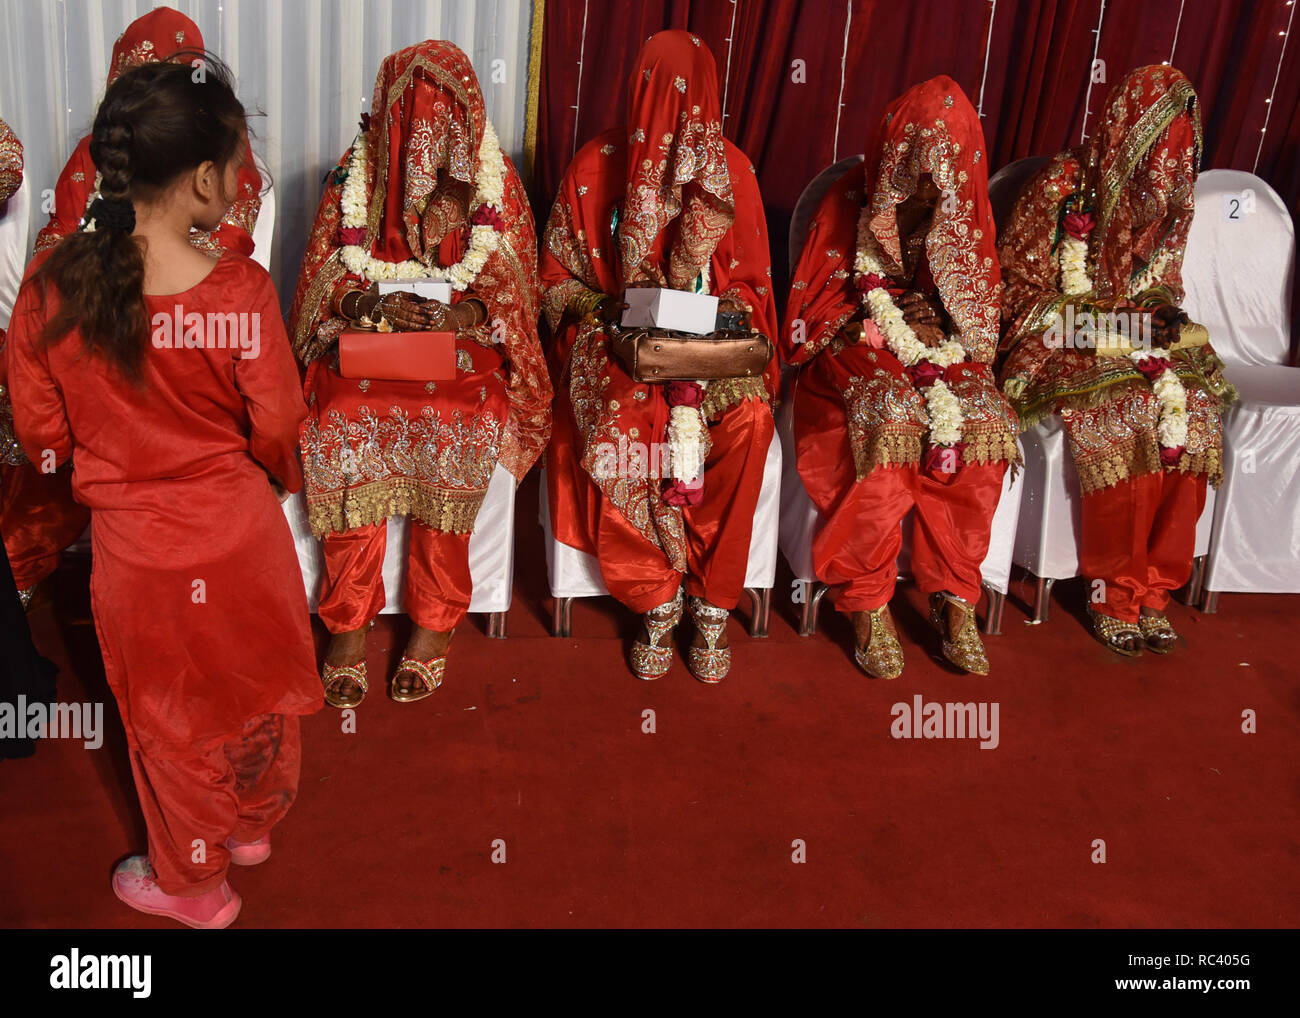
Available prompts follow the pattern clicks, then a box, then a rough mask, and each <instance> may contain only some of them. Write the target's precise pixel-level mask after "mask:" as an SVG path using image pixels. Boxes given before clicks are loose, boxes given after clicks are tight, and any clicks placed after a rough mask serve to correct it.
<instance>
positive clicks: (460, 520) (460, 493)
mask: <svg viewBox="0 0 1300 1018" xmlns="http://www.w3.org/2000/svg"><path fill="white" fill-rule="evenodd" d="M486 495H487V489H486V488H484V489H482V490H481V491H466V490H465V489H463V488H435V487H432V486H430V485H428V484H425V483H423V482H420V481H412V480H411V479H410V478H406V477H399V478H395V479H393V480H389V481H376V482H374V483H372V484H366V485H362V486H361V487H359V488H345V489H343V490H341V491H330V492H326V493H325V494H322V495H309V496H308V497H307V513H308V519H309V521H310V524H311V532H312V533H313V534H315V535H316V536H317V537H323V536H324V535H326V534H329V533H345V532H347V531H349V530H356V529H357V528H359V527H366V526H369V525H371V524H373V523H383V522H384V521H386V520H387V519H388V518H389V517H390V516H410V517H412V518H413V519H416V520H419V521H420V522H421V523H423V524H424V525H425V526H427V527H430V528H432V529H433V530H440V531H442V532H443V533H447V534H468V533H470V532H471V531H472V530H473V529H474V520H475V519H477V518H478V511H479V507H480V506H482V504H483V499H484V497H486Z"/></svg>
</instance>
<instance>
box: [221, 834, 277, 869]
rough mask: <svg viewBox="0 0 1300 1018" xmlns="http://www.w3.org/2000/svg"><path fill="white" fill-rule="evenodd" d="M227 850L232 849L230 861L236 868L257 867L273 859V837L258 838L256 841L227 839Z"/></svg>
mask: <svg viewBox="0 0 1300 1018" xmlns="http://www.w3.org/2000/svg"><path fill="white" fill-rule="evenodd" d="M226 848H228V849H230V861H231V862H233V863H234V864H235V865H236V866H256V865H257V864H258V863H259V862H266V860H267V859H269V858H271V836H270V835H269V834H268V835H267V836H266V837H265V838H258V839H257V840H256V841H236V840H235V839H234V838H227V839H226Z"/></svg>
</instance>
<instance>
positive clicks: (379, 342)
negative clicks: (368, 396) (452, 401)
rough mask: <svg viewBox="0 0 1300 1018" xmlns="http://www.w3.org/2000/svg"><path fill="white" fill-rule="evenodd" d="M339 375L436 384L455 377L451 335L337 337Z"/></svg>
mask: <svg viewBox="0 0 1300 1018" xmlns="http://www.w3.org/2000/svg"><path fill="white" fill-rule="evenodd" d="M339 374H340V375H342V376H343V377H344V378H380V379H387V380H390V381H397V382H439V381H444V380H446V379H449V378H455V377H456V334H455V333H454V332H362V331H360V330H346V331H344V332H342V333H340V334H339Z"/></svg>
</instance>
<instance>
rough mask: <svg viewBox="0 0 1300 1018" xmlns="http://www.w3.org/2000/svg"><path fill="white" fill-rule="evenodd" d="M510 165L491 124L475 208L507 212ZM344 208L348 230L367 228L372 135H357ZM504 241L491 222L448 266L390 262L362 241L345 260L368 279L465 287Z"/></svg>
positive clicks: (346, 250)
mask: <svg viewBox="0 0 1300 1018" xmlns="http://www.w3.org/2000/svg"><path fill="white" fill-rule="evenodd" d="M505 182H506V169H505V159H504V157H503V156H502V154H501V145H500V143H499V142H498V141H497V135H496V131H494V130H493V129H492V124H491V123H490V122H489V123H488V124H487V127H486V129H485V130H484V132H483V140H482V142H481V143H480V144H479V148H478V180H477V183H476V186H475V191H474V201H473V209H474V210H475V211H477V210H478V209H479V208H481V207H483V206H484V205H487V206H490V207H491V208H493V209H495V210H496V212H497V213H498V215H499V214H501V213H502V212H503V211H504V206H503V204H502V201H503V198H504V196H505ZM339 206H340V207H341V209H342V212H343V219H342V225H343V228H344V229H363V230H364V229H365V228H366V225H367V221H368V219H369V215H370V212H369V208H368V206H367V201H366V136H365V133H364V132H362V133H361V134H358V135H357V140H356V141H355V142H353V143H352V156H351V159H350V160H349V162H348V176H347V179H346V180H345V181H344V182H343V194H342V197H341V198H340V200H339ZM500 243H501V235H500V233H498V232H497V230H496V228H495V227H493V226H491V225H480V226H471V228H470V242H469V245H468V247H467V249H466V251H465V256H464V257H463V258H461V260H460V261H459V262H457V263H456V264H455V265H452V266H450V267H448V268H444V269H439V268H437V267H436V266H431V265H426V264H425V263H424V262H422V261H419V260H417V259H414V258H409V259H407V260H406V261H404V262H385V261H381V260H380V259H378V258H375V257H374V256H373V255H371V253H370V252H369V251H368V250H366V249H365V248H364V247H362V246H361V245H359V244H347V245H344V246H343V247H342V248H341V249H340V251H339V261H341V262H342V263H343V264H344V265H345V266H346V267H347V269H348V271H350V272H354V273H356V274H357V275H359V276H362V277H363V278H365V279H366V280H368V281H369V280H378V279H425V278H427V279H436V280H439V281H442V282H448V283H450V284H451V286H452V289H453V290H464V289H466V288H467V287H468V286H469V285H470V284H471V283H472V282H474V280H475V279H476V278H477V277H478V274H479V273H480V272H481V271H483V266H484V265H485V264H486V263H487V260H488V258H489V257H490V256H491V255H492V253H493V252H494V251H495V250H496V249H497V246H498V245H499V244H500Z"/></svg>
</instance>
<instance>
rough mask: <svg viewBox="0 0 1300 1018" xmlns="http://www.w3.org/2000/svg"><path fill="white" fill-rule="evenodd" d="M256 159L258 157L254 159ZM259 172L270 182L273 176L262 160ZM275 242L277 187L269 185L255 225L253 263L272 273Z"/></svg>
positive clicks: (263, 195)
mask: <svg viewBox="0 0 1300 1018" xmlns="http://www.w3.org/2000/svg"><path fill="white" fill-rule="evenodd" d="M254 158H256V157H254ZM257 170H258V172H259V173H261V175H262V180H263V181H270V179H271V175H270V172H269V171H268V170H267V168H266V164H265V163H263V162H262V160H260V159H258V160H257ZM274 240H275V186H274V185H273V184H270V183H268V184H267V186H266V190H265V191H264V192H262V207H261V208H260V209H259V210H258V213H257V222H255V223H254V224H253V261H255V262H257V264H258V265H260V266H262V268H264V269H266V271H267V272H270V271H271V244H272V243H273V242H274Z"/></svg>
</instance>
